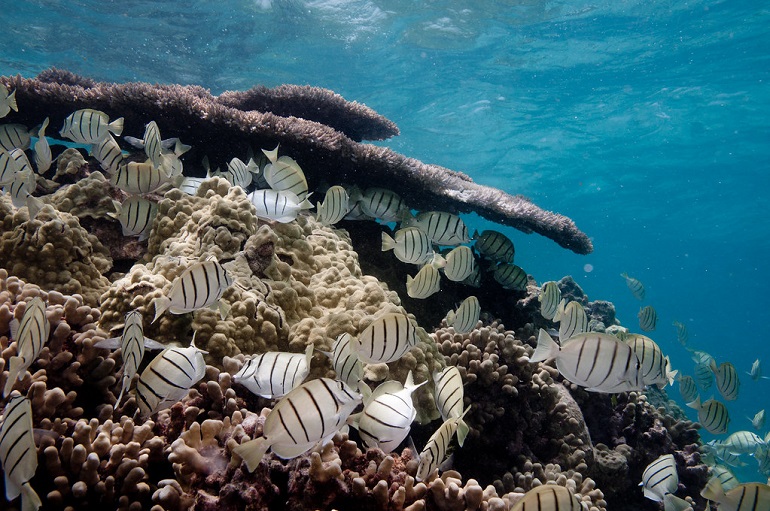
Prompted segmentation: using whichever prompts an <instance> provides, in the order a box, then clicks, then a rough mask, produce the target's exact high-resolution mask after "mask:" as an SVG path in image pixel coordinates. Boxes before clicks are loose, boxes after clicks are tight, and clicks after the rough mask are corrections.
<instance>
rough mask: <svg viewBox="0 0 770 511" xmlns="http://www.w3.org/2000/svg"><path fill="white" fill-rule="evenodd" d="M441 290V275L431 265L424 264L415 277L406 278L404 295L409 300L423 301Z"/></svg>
mask: <svg viewBox="0 0 770 511" xmlns="http://www.w3.org/2000/svg"><path fill="white" fill-rule="evenodd" d="M440 290H441V273H439V271H438V270H437V269H436V267H435V266H433V265H432V264H426V265H425V266H423V267H422V268H420V271H418V272H417V275H415V276H414V277H412V276H411V275H407V276H406V294H408V295H409V296H410V297H411V298H416V299H425V298H428V297H429V296H431V295H433V294H435V293H438V292H439V291H440Z"/></svg>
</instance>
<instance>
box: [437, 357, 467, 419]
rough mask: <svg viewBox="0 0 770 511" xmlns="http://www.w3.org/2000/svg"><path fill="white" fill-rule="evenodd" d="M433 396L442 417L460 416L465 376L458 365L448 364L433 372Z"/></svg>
mask: <svg viewBox="0 0 770 511" xmlns="http://www.w3.org/2000/svg"><path fill="white" fill-rule="evenodd" d="M433 387H434V391H433V396H434V398H435V400H436V408H438V411H439V412H440V413H441V419H443V420H447V419H451V418H457V417H460V416H461V415H462V413H463V399H464V398H465V391H464V389H463V378H462V376H461V375H460V370H459V369H457V366H447V367H445V368H444V369H442V370H441V371H436V372H435V373H433Z"/></svg>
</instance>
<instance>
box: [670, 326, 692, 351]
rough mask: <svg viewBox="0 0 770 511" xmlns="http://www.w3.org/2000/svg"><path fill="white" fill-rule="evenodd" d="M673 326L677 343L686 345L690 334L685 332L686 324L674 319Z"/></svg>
mask: <svg viewBox="0 0 770 511" xmlns="http://www.w3.org/2000/svg"><path fill="white" fill-rule="evenodd" d="M674 328H676V338H677V340H678V341H679V344H681V345H682V346H687V341H688V340H689V339H690V334H689V333H687V326H686V325H685V324H684V323H680V322H679V321H674Z"/></svg>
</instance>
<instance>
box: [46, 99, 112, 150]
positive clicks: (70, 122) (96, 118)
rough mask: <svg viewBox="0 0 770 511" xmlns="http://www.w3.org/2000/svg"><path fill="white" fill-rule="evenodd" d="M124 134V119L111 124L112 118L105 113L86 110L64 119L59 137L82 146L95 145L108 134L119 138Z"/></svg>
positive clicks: (78, 111) (77, 111) (73, 113)
mask: <svg viewBox="0 0 770 511" xmlns="http://www.w3.org/2000/svg"><path fill="white" fill-rule="evenodd" d="M122 132H123V118H122V117H119V118H117V119H115V120H114V121H112V122H110V117H109V116H108V115H107V114H105V113H104V112H102V111H99V110H93V109H91V108H85V109H82V110H76V111H74V112H72V113H71V114H70V115H69V116H67V118H66V119H64V126H63V127H62V129H61V130H60V131H59V135H61V136H62V137H66V138H68V139H70V140H72V141H73V142H78V143H80V144H95V143H97V142H98V141H99V140H101V139H102V137H105V136H107V133H114V134H115V136H119V135H120V134H121V133H122Z"/></svg>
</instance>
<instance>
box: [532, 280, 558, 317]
mask: <svg viewBox="0 0 770 511" xmlns="http://www.w3.org/2000/svg"><path fill="white" fill-rule="evenodd" d="M537 299H538V301H539V302H540V315H541V316H543V317H544V318H545V319H547V320H549V321H550V320H552V319H554V316H556V311H557V309H558V308H559V303H560V302H561V290H560V289H559V284H558V283H556V282H554V281H550V282H546V283H545V284H543V287H542V289H541V290H540V295H539V296H538V297H537Z"/></svg>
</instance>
